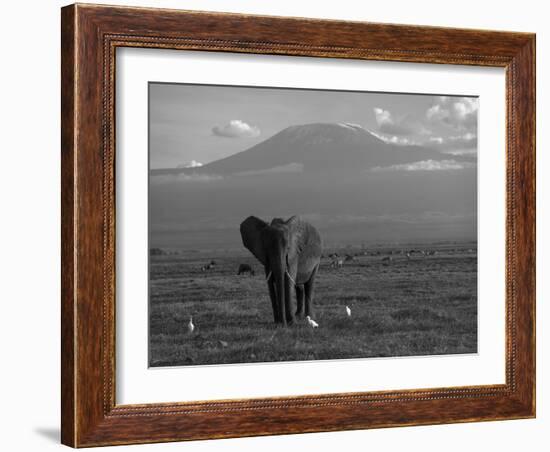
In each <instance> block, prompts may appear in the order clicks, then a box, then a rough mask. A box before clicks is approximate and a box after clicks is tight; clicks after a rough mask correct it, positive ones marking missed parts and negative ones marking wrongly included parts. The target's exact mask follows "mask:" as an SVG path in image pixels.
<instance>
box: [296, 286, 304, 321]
mask: <svg viewBox="0 0 550 452" xmlns="http://www.w3.org/2000/svg"><path fill="white" fill-rule="evenodd" d="M303 315H304V286H303V285H299V286H296V317H303Z"/></svg>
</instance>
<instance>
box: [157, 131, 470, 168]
mask: <svg viewBox="0 0 550 452" xmlns="http://www.w3.org/2000/svg"><path fill="white" fill-rule="evenodd" d="M449 158H450V157H449V155H445V154H442V153H440V152H438V151H435V150H431V149H427V148H424V147H421V146H412V145H411V146H402V145H393V144H389V143H386V142H384V141H382V140H381V139H379V138H378V137H376V136H375V135H374V134H372V133H371V132H369V131H367V130H365V129H364V128H362V127H361V126H359V125H356V124H349V123H315V124H305V125H297V126H291V127H287V128H286V129H284V130H282V131H280V132H279V133H277V134H275V135H273V136H272V137H270V138H268V139H267V140H265V141H262V142H261V143H258V144H256V145H255V146H253V147H251V148H249V149H247V150H245V151H242V152H239V153H237V154H233V155H231V156H229V157H226V158H223V159H220V160H216V161H214V162H211V163H209V164H206V165H204V166H201V167H196V168H173V169H172V168H170V169H157V170H152V171H151V174H152V175H158V174H180V173H185V174H216V175H230V174H242V173H244V174H249V173H254V172H259V171H268V170H272V171H280V172H286V171H288V172H292V171H303V172H306V173H310V172H315V173H319V172H321V173H323V172H331V173H334V172H337V173H339V172H352V173H357V172H363V171H365V170H368V169H371V168H375V167H388V166H392V165H402V164H409V163H413V162H418V161H426V160H435V161H438V160H449ZM452 158H453V159H454V160H463V159H464V158H463V157H456V156H453V157H452Z"/></svg>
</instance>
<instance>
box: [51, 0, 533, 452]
mask: <svg viewBox="0 0 550 452" xmlns="http://www.w3.org/2000/svg"><path fill="white" fill-rule="evenodd" d="M61 37H62V68H61V69H62V140H61V154H62V311H61V316H62V346H61V353H62V360H61V363H62V365H61V385H62V404H61V406H62V424H61V425H62V429H61V438H62V442H63V443H64V444H66V445H69V446H73V447H85V446H100V445H113V444H132V443H149V442H162V441H180V440H196V439H211V438H228V437H239V436H255V435H274V434H287V433H301V432H320V431H336V430H351V429H365V428H377V427H391V426H404V425H425V424H442V423H451V422H470V421H487V420H501V419H520V418H531V417H534V416H535V35H534V34H528V33H509V32H495V31H482V30H463V29H449V28H436V27H420V26H408V25H389V24H373V23H359V22H340V21H329V20H315V19H298V18H280V17H264V16H247V15H238V14H220V13H206V12H190V11H176V10H162V9H146V8H126V7H109V6H93V5H79V4H76V5H70V6H67V7H64V8H63V9H62V24H61ZM118 47H147V48H163V49H184V50H202V51H205V50H206V51H217V52H240V53H257V54H276V55H299V56H314V57H329V58H352V59H367V60H384V61H395V62H419V63H439V64H461V65H474V66H495V67H502V68H505V70H506V116H507V120H506V122H507V124H506V137H507V141H506V193H507V195H506V196H507V198H506V275H505V276H506V383H505V384H502V385H491V386H472V387H452V388H437V389H430V388H426V389H414V390H401V391H384V392H363V393H346V394H326V395H317V396H300V397H276V398H264V399H243V400H220V401H214V402H192V403H191V402H178V401H174V403H163V404H148V405H117V404H116V403H115V366H116V363H115V315H116V312H115V247H114V244H115V177H116V175H115V171H114V167H115V166H114V160H115V134H114V130H115V123H114V120H115V106H114V99H115V97H114V86H115V64H116V58H115V50H116V49H117V48H118ZM502 276H503V277H504V275H502Z"/></svg>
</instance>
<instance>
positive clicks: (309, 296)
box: [304, 265, 319, 317]
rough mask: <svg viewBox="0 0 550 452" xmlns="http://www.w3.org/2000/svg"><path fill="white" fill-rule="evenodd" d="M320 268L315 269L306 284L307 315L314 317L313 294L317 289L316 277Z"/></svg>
mask: <svg viewBox="0 0 550 452" xmlns="http://www.w3.org/2000/svg"><path fill="white" fill-rule="evenodd" d="M318 269H319V266H318V265H317V267H315V269H314V270H313V272H312V273H311V277H310V278H309V281H308V282H307V283H305V284H304V291H305V298H306V303H305V304H306V315H309V316H310V317H313V294H314V289H315V276H316V275H317V270H318Z"/></svg>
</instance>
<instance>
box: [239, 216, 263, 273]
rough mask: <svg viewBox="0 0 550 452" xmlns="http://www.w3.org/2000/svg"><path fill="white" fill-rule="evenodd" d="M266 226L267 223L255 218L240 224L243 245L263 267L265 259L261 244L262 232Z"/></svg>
mask: <svg viewBox="0 0 550 452" xmlns="http://www.w3.org/2000/svg"><path fill="white" fill-rule="evenodd" d="M266 226H267V223H266V222H265V221H263V220H260V219H259V218H256V217H248V218H247V219H246V220H244V221H243V222H242V223H241V238H242V240H243V245H244V246H245V247H246V248H247V249H248V251H250V252H251V253H252V254H253V255H254V256H255V257H256V259H258V260H259V261H260V262H261V263H262V264H263V265H265V264H266V262H267V258H266V253H265V250H264V245H263V243H262V236H261V232H262V230H263V229H264V228H265V227H266Z"/></svg>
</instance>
